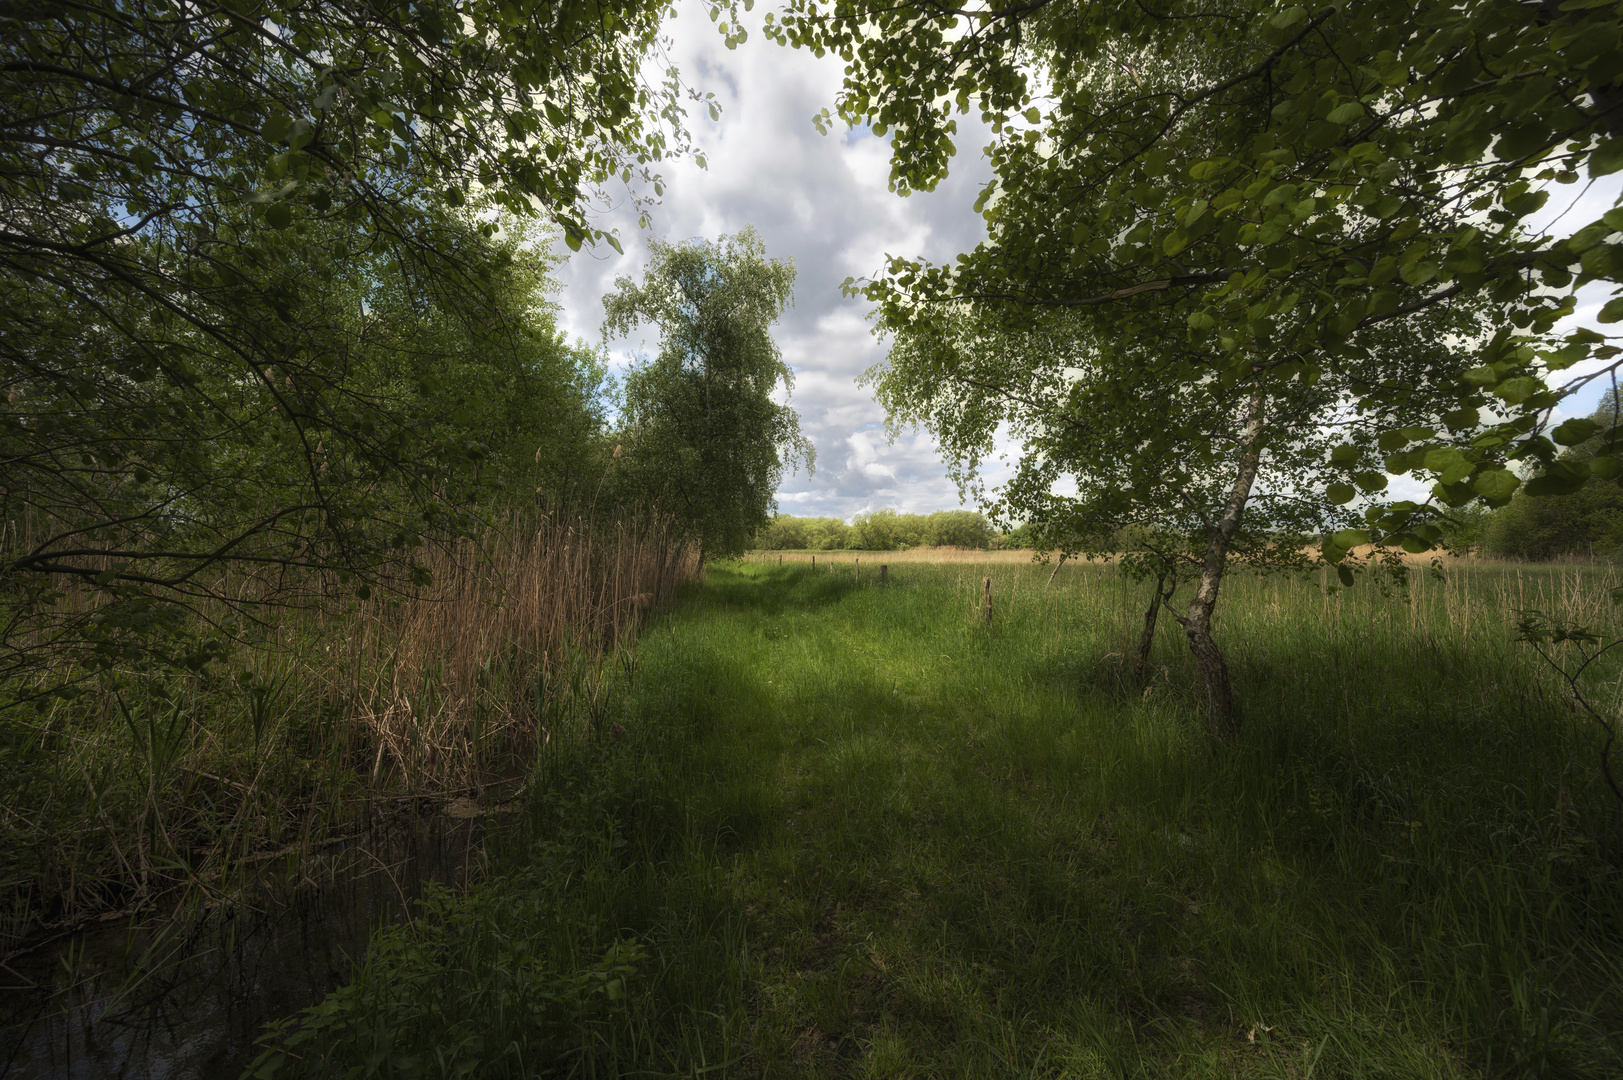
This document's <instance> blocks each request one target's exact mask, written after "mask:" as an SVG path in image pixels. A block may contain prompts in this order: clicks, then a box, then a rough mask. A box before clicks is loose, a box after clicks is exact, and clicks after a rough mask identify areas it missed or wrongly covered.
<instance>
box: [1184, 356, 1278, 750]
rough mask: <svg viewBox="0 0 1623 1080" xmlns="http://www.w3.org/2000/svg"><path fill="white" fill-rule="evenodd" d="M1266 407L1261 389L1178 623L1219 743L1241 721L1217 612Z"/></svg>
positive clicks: (1254, 471)
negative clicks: (1216, 636) (1215, 635)
mask: <svg viewBox="0 0 1623 1080" xmlns="http://www.w3.org/2000/svg"><path fill="white" fill-rule="evenodd" d="M1267 403H1268V399H1267V396H1266V395H1265V394H1264V393H1263V390H1262V388H1261V387H1258V388H1256V389H1255V390H1253V391H1251V403H1250V408H1249V409H1247V415H1246V423H1245V442H1244V443H1243V444H1242V447H1241V450H1240V461H1239V465H1238V468H1237V470H1236V472H1235V475H1234V485H1233V487H1231V488H1230V489H1229V497H1228V499H1227V501H1226V502H1225V503H1224V504H1223V514H1222V516H1221V517H1219V518H1218V519H1217V521H1216V522H1214V523H1212V525H1211V526H1210V527H1209V528H1208V529H1207V540H1206V557H1205V559H1204V560H1203V561H1202V563H1201V569H1200V582H1199V584H1198V585H1196V587H1195V595H1194V596H1193V597H1192V598H1191V599H1190V601H1189V610H1188V612H1187V613H1186V614H1185V615H1184V616H1183V618H1181V619H1179V620H1178V621H1179V622H1180V623H1182V624H1183V632H1184V636H1186V637H1187V638H1188V639H1189V651H1190V652H1191V653H1193V654H1194V656H1195V663H1197V664H1199V665H1200V673H1201V675H1203V676H1204V677H1205V680H1206V724H1207V727H1208V728H1209V729H1210V730H1211V733H1212V736H1213V738H1217V739H1226V738H1228V737H1230V736H1231V735H1233V734H1234V733H1235V732H1236V731H1238V730H1239V728H1240V719H1239V715H1238V713H1237V712H1236V710H1235V708H1234V691H1233V689H1232V687H1231V686H1230V685H1229V669H1228V664H1227V663H1226V662H1224V660H1223V652H1222V650H1221V649H1219V648H1218V647H1217V642H1215V641H1213V640H1212V609H1213V608H1215V607H1216V606H1217V590H1218V588H1219V587H1220V586H1221V585H1222V584H1223V571H1224V570H1225V569H1226V568H1227V564H1228V554H1229V546H1230V545H1231V544H1232V543H1233V542H1234V534H1235V533H1236V532H1238V531H1239V528H1240V519H1241V518H1242V517H1243V516H1244V515H1245V504H1246V501H1247V500H1248V499H1250V497H1251V485H1252V484H1253V483H1254V482H1255V481H1256V479H1257V465H1258V463H1259V462H1260V461H1261V458H1262V432H1263V418H1264V416H1265V414H1266V406H1267Z"/></svg>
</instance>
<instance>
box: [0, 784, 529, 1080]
mask: <svg viewBox="0 0 1623 1080" xmlns="http://www.w3.org/2000/svg"><path fill="white" fill-rule="evenodd" d="M495 820H497V819H496V818H495V817H462V818H457V817H452V816H447V815H443V814H436V815H433V816H423V815H410V816H401V817H396V818H394V819H392V820H389V821H386V822H383V823H380V824H379V825H377V826H376V827H374V828H373V829H371V830H370V831H369V832H368V833H367V834H366V835H365V836H363V837H360V838H357V839H356V840H354V841H353V842H351V843H349V844H346V845H344V846H343V847H342V848H339V849H336V850H334V851H332V852H330V853H329V854H328V855H327V856H326V857H325V858H324V860H323V862H324V864H325V865H323V866H311V865H309V864H306V865H305V866H304V867H302V868H300V870H299V871H298V876H299V877H300V878H301V879H304V880H305V883H304V884H302V885H296V884H289V883H288V882H287V880H286V876H287V874H288V870H289V868H282V870H281V873H282V875H283V880H281V881H276V880H273V879H272V878H271V876H270V874H269V873H266V874H264V875H263V878H262V880H261V881H259V882H257V883H256V884H254V885H253V886H251V887H250V888H248V889H246V890H243V892H242V894H241V895H242V897H243V899H241V900H239V901H238V902H236V903H233V904H215V905H212V906H199V905H197V904H195V903H194V904H190V905H188V906H187V909H186V910H184V911H180V912H176V911H171V912H170V913H168V914H167V915H166V916H164V917H161V918H160V917H158V916H157V915H149V916H147V917H145V918H140V919H137V920H131V919H124V920H121V921H114V922H106V923H99V924H95V925H94V926H92V927H91V928H88V929H85V930H83V931H81V932H79V933H77V934H75V935H73V936H72V937H71V938H66V939H63V940H61V941H58V942H54V943H51V944H49V945H47V946H46V947H43V948H40V949H37V950H35V951H34V952H32V953H29V954H26V955H24V956H21V957H16V958H13V959H12V960H11V961H10V962H9V963H8V964H7V965H6V966H5V967H0V1077H4V1078H6V1080H13V1078H15V1080H24V1078H28V1080H33V1078H45V1077H50V1078H53V1080H54V1078H57V1077H63V1078H67V1077H73V1078H78V1077H84V1078H87V1080H88V1078H92V1077H94V1078H114V1077H116V1078H128V1080H145V1078H152V1080H158V1078H172V1080H192V1078H197V1080H220V1078H235V1077H237V1076H239V1075H240V1074H241V1073H242V1070H243V1068H244V1067H245V1066H246V1065H247V1064H248V1062H249V1061H251V1060H252V1059H253V1056H254V1039H255V1038H256V1037H257V1036H258V1035H259V1034H260V1031H261V1029H262V1026H263V1025H264V1024H265V1023H266V1021H269V1020H273V1019H276V1018H277V1017H280V1016H285V1015H287V1014H288V1013H290V1012H294V1011H296V1010H298V1009H300V1008H303V1007H304V1006H306V1005H309V1004H312V1003H314V1002H315V1001H318V1000H319V999H320V998H321V997H322V996H323V995H325V994H326V993H328V992H329V991H331V990H333V989H334V988H336V987H337V986H339V985H341V984H342V983H343V982H344V981H345V980H346V978H347V975H348V972H349V970H350V965H351V964H352V963H354V962H357V961H359V960H361V959H362V958H363V956H364V955H365V951H366V947H367V942H368V939H369V938H370V936H371V933H372V931H373V930H374V929H376V928H377V927H378V926H380V925H382V924H385V923H391V922H398V921H401V920H402V919H403V918H404V917H405V913H406V911H407V904H408V903H409V902H410V901H412V900H413V899H414V898H415V897H416V896H417V895H418V894H419V893H420V892H421V890H422V888H423V886H424V884H425V883H427V882H430V881H439V882H444V883H446V884H449V885H452V886H453V887H454V886H457V885H460V884H462V883H463V882H465V881H466V880H468V879H469V878H470V877H474V876H477V874H478V873H479V872H480V869H481V866H480V864H481V859H482V852H483V850H484V843H485V839H486V830H487V824H486V823H487V822H492V823H493V822H494V821H495ZM312 877H315V878H318V879H319V880H321V881H323V882H324V884H322V885H319V886H315V885H310V884H309V883H308V879H309V878H312Z"/></svg>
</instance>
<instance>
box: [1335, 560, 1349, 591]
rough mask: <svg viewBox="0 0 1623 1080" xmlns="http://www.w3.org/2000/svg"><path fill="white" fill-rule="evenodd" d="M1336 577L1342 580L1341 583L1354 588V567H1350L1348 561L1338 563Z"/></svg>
mask: <svg viewBox="0 0 1623 1080" xmlns="http://www.w3.org/2000/svg"><path fill="white" fill-rule="evenodd" d="M1336 577H1337V578H1339V579H1340V580H1341V583H1342V584H1343V585H1345V586H1346V587H1347V588H1349V589H1350V588H1352V586H1353V572H1352V568H1351V567H1349V566H1348V565H1347V564H1346V563H1337V564H1336Z"/></svg>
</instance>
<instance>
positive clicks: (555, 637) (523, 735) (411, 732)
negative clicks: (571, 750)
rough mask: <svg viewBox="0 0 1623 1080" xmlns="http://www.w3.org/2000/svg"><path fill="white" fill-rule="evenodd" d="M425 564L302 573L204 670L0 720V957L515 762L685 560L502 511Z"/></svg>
mask: <svg viewBox="0 0 1623 1080" xmlns="http://www.w3.org/2000/svg"><path fill="white" fill-rule="evenodd" d="M428 561H429V563H430V569H431V570H432V571H433V574H434V583H433V584H432V585H431V586H428V587H426V588H423V589H421V590H419V591H418V592H416V593H413V594H400V593H396V594H392V595H386V594H374V595H373V597H372V598H371V599H368V600H365V601H356V600H354V599H353V594H352V593H349V590H337V589H329V590H326V594H327V599H326V600H325V601H317V600H316V599H314V597H313V595H312V594H313V593H314V592H316V591H318V590H317V585H318V584H319V583H317V582H307V583H305V586H306V588H307V589H308V590H309V591H307V592H305V593H304V597H305V599H304V601H303V602H300V603H298V604H296V605H294V606H290V607H286V608H283V609H282V610H281V612H280V614H278V613H277V612H276V609H274V608H272V609H269V611H264V610H262V611H261V616H262V617H265V618H270V617H272V616H274V617H275V621H274V622H273V623H271V624H270V625H266V624H263V623H262V624H260V625H259V626H258V627H257V628H256V636H255V637H254V638H253V639H252V640H248V639H244V640H243V641H241V642H240V643H239V645H238V647H237V649H236V651H235V653H234V654H233V655H232V656H231V657H230V658H229V659H228V660H227V661H225V662H223V663H220V664H217V665H214V666H213V668H212V669H211V670H209V671H206V672H202V673H196V674H187V673H182V674H172V673H170V674H165V673H158V674H157V675H156V676H155V675H153V674H152V673H148V672H144V671H141V670H127V671H126V670H114V671H112V672H110V673H108V674H107V675H106V676H105V677H103V678H101V679H100V680H99V681H90V682H88V683H87V684H86V691H87V692H85V693H82V694H81V695H79V696H78V697H75V698H72V699H64V700H60V701H57V702H55V703H53V704H52V705H51V707H49V708H48V709H46V710H45V711H44V712H42V713H40V714H39V715H37V716H23V715H16V714H14V715H13V716H11V717H8V719H9V720H10V722H11V728H10V729H9V731H8V735H9V737H10V738H12V739H13V740H15V743H16V745H17V747H18V752H17V753H14V754H11V755H9V756H0V881H3V882H4V883H5V885H4V887H3V888H0V959H3V957H4V956H5V955H6V954H7V953H8V952H9V951H11V950H12V949H13V948H16V947H18V946H19V945H20V944H21V942H22V941H23V940H25V939H26V938H28V937H29V936H31V935H33V934H36V933H37V932H39V931H40V930H41V929H61V928H64V927H68V926H72V925H75V924H76V923H77V922H78V921H79V920H82V919H84V918H85V917H87V916H90V915H93V914H95V913H96V912H101V911H107V910H119V909H121V908H124V907H126V906H128V905H131V904H136V905H139V904H142V903H145V902H146V901H147V898H149V897H151V896H152V895H154V894H156V893H158V892H161V891H164V890H166V889H168V888H170V887H172V886H175V885H183V884H191V885H200V886H204V887H206V888H207V889H209V890H235V889H236V887H237V885H236V882H237V881H238V880H239V875H240V874H241V873H242V872H243V871H244V870H248V869H250V868H253V867H257V866H261V865H271V861H272V860H277V861H280V859H281V857H282V856H284V855H287V856H289V858H290V859H291V860H292V862H293V863H294V864H296V865H298V866H299V867H301V868H302V867H304V866H305V864H306V863H307V862H310V857H311V856H312V855H313V854H314V853H317V852H320V851H322V850H324V848H323V845H324V844H325V843H326V841H327V840H328V839H329V838H331V837H335V836H343V835H347V834H350V833H353V832H355V830H356V829H357V828H361V827H363V825H364V823H365V822H366V821H368V820H370V816H371V814H372V809H371V807H372V803H373V801H374V800H375V798H376V797H378V796H391V795H399V794H409V795H423V794H441V795H443V794H447V793H449V791H450V789H454V788H462V787H468V786H477V785H482V784H485V783H488V782H490V781H492V780H494V779H497V778H505V777H512V776H516V775H521V774H522V773H523V772H524V771H525V769H526V767H527V766H528V764H529V763H530V762H532V761H533V760H534V754H535V751H536V749H537V748H538V747H539V746H540V745H541V744H543V743H544V742H545V741H546V739H547V738H548V737H549V735H550V734H552V732H550V731H549V728H554V729H555V728H556V727H557V726H558V722H559V721H560V720H563V719H564V718H566V717H567V716H569V715H572V714H574V713H576V712H577V711H578V710H579V708H580V706H581V704H582V703H583V702H584V703H585V704H586V705H587V706H588V707H590V708H591V709H592V710H593V712H594V714H595V712H597V711H600V709H599V708H598V707H599V706H600V705H602V704H606V702H605V701H600V700H599V695H600V694H602V693H603V688H604V687H605V686H606V685H607V684H608V682H609V680H607V679H605V678H604V672H605V669H607V668H609V667H610V665H611V663H612V661H613V660H614V659H615V658H616V657H618V656H619V655H620V654H621V653H622V650H623V649H624V648H625V647H626V645H627V644H628V643H629V641H630V639H631V638H632V637H633V636H634V635H635V632H636V629H637V627H638V625H639V623H640V621H641V620H642V618H643V617H644V615H645V614H646V613H647V611H648V610H649V609H650V608H651V607H652V606H653V605H654V604H655V603H657V602H658V601H659V600H660V599H661V598H662V597H664V596H665V595H666V594H668V593H669V592H670V591H671V590H672V589H673V588H675V587H677V586H679V585H681V584H682V583H684V582H686V581H688V580H691V579H692V578H693V577H694V576H695V575H696V574H697V572H698V565H697V559H696V558H695V556H694V554H693V553H692V552H691V551H689V550H688V549H687V548H685V547H684V546H683V545H682V544H681V543H680V540H679V539H678V538H677V537H675V536H673V535H671V533H670V532H669V530H668V528H667V527H666V526H665V524H664V523H661V522H646V521H645V522H639V523H633V524H629V525H622V526H620V527H617V528H590V527H587V526H586V525H584V524H583V523H581V522H579V521H544V522H542V523H541V524H540V525H534V524H531V525H528V526H526V525H523V524H521V523H520V522H519V521H517V520H513V521H509V522H508V523H506V524H505V525H503V526H500V527H497V528H495V529H492V530H491V531H490V532H489V533H488V534H487V535H485V536H484V537H482V538H481V539H480V540H479V541H478V542H468V543H463V544H460V545H457V546H454V547H448V548H445V549H442V550H440V551H438V552H437V553H435V554H434V555H432V556H431V557H430V559H429V560H428ZM229 585H230V587H231V588H232V589H234V590H237V591H239V592H249V593H251V592H252V591H253V590H255V589H261V590H263V589H264V587H265V583H264V582H262V581H257V580H254V579H252V578H248V579H244V580H241V581H236V580H234V581H232V582H230V583H229ZM296 592H297V590H296V589H294V588H291V587H290V588H285V589H283V590H281V592H280V595H281V596H284V597H285V596H287V595H289V594H290V593H296ZM346 594H347V595H348V597H349V599H348V600H346V599H345V596H346ZM68 599H69V601H70V602H77V603H86V602H90V601H89V600H88V599H87V598H85V597H76V596H72V595H70V596H69V598H68ZM299 872H300V873H301V874H302V873H304V870H303V869H301V870H300V871H299ZM311 873H314V871H313V870H312V871H311ZM51 913H54V917H53V916H52V914H51Z"/></svg>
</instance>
